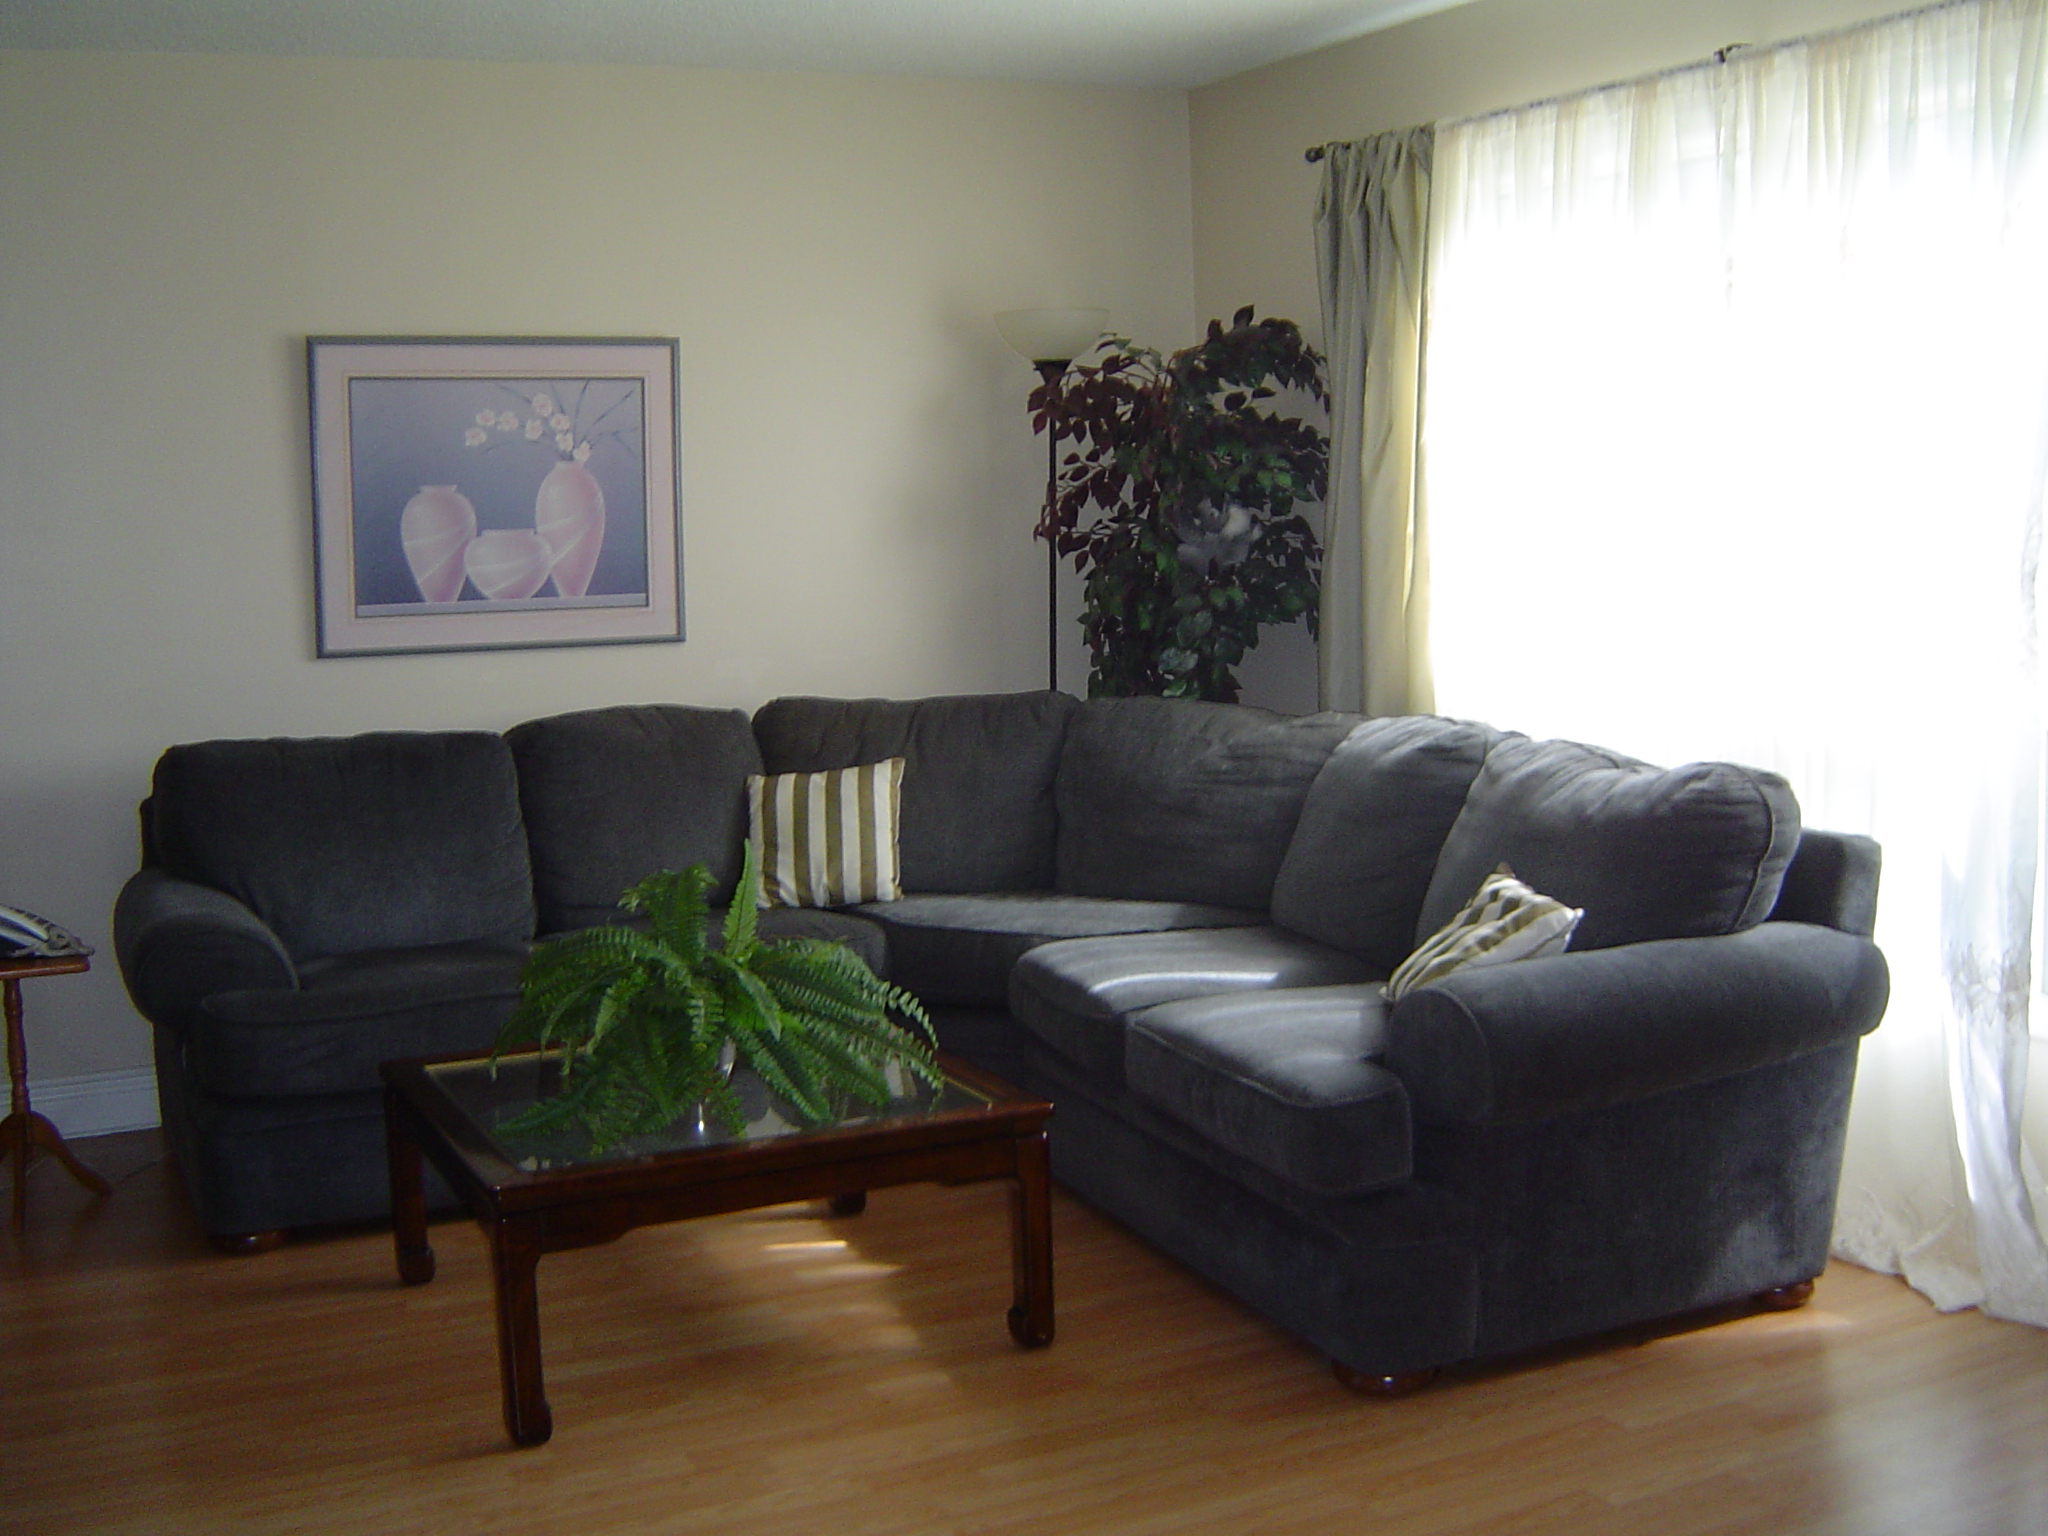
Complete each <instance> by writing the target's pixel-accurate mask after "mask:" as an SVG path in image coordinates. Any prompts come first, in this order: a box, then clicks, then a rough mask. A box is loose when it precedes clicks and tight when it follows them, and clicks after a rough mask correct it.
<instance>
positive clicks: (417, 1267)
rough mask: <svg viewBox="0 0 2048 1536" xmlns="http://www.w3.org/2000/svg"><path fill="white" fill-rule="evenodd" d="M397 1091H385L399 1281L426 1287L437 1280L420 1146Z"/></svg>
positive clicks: (387, 1157) (386, 1149)
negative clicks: (429, 1233)
mask: <svg viewBox="0 0 2048 1536" xmlns="http://www.w3.org/2000/svg"><path fill="white" fill-rule="evenodd" d="M407 1113H408V1111H407V1109H406V1107H405V1103H404V1101H403V1100H402V1099H400V1098H399V1096H398V1094H397V1091H396V1090H394V1089H391V1088H386V1089H385V1090H384V1154H385V1160H386V1161H387V1162H388V1163H389V1165H390V1168H391V1241H392V1243H393V1245H394V1246H395V1247H396V1248H397V1250H398V1278H399V1279H401V1280H403V1281H404V1282H405V1283H406V1284H407V1285H425V1284H426V1283H427V1282H428V1281H429V1280H431V1279H433V1278H434V1250H433V1248H432V1247H431V1246H429V1245H428V1243H427V1196H426V1186H425V1185H424V1183H423V1182H422V1181H421V1171H422V1170H421V1168H420V1144H419V1139H418V1138H417V1137H415V1136H414V1135H413V1134H412V1125H411V1122H410V1121H408V1120H407V1118H406V1115H407Z"/></svg>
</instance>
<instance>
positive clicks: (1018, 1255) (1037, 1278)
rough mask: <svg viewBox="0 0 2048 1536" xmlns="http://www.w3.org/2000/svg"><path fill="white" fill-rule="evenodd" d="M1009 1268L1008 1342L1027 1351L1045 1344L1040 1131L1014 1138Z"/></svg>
mask: <svg viewBox="0 0 2048 1536" xmlns="http://www.w3.org/2000/svg"><path fill="white" fill-rule="evenodd" d="M1010 1265H1011V1272H1012V1277H1013V1279H1014V1281H1015V1296H1016V1300H1015V1304H1014V1305H1013V1306H1012V1307H1011V1308H1010V1316H1009V1323H1010V1337H1011V1338H1013V1339H1015V1340H1016V1341H1017V1342H1018V1343H1019V1344H1022V1345H1023V1346H1024V1347H1025V1348H1026V1349H1036V1348H1038V1347H1039V1346H1040V1345H1042V1344H1050V1343H1051V1342H1052V1334H1053V1319H1052V1169H1051V1165H1050V1163H1049V1161H1048V1158H1047V1156H1046V1139H1045V1132H1043V1131H1040V1132H1038V1133H1037V1134H1036V1135H1033V1136H1020V1137H1019V1138H1018V1139H1017V1180H1016V1182H1015V1183H1014V1184H1012V1185H1011V1186H1010Z"/></svg>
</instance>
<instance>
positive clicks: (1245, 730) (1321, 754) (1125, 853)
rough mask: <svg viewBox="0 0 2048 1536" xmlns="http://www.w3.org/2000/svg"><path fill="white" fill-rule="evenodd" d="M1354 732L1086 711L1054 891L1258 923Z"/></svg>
mask: <svg viewBox="0 0 2048 1536" xmlns="http://www.w3.org/2000/svg"><path fill="white" fill-rule="evenodd" d="M1358 724H1359V717H1358V716H1356V715H1301V716H1293V715H1278V714H1274V713H1273V712H1272V711H1270V710H1264V709H1253V708H1250V707H1248V706H1246V705H1241V704H1205V703H1200V702H1197V701H1195V700H1192V699H1151V698H1139V699H1090V700H1089V701H1088V702H1087V703H1086V704H1083V705H1082V706H1081V707H1080V710H1079V712H1078V713H1077V714H1076V715H1075V717H1074V723H1073V725H1072V727H1071V728H1070V729H1069V730H1068V732H1067V748H1066V751H1065V752H1064V753H1062V754H1061V757H1060V771H1059V785H1058V791H1059V826H1060V835H1059V871H1058V889H1060V890H1062V891H1067V892H1071V893H1072V894H1074V895H1077V896H1121V897H1127V898H1130V899H1133V900H1138V901H1195V902H1205V903H1207V904H1209V905H1211V906H1219V907H1247V908H1250V909H1252V910H1255V911H1260V912H1263V911H1265V910H1266V909H1267V906H1268V904H1269V902H1270V901H1271V899H1272V895H1273V880H1274V876H1275V875H1276V874H1277V873H1278V872H1279V869H1280V862H1281V860H1282V859H1283V858H1284V857H1285V856H1286V853H1287V844H1288V840H1289V839H1290V838H1291V837H1292V836H1293V835H1294V826H1295V823H1296V821H1298V820H1299V819H1300V816H1301V808H1302V803H1303V802H1304V801H1305V800H1306V799H1307V798H1308V792H1309V785H1310V784H1311V783H1313V782H1314V780H1315V777H1316V774H1317V773H1318V772H1319V771H1320V770H1321V768H1322V766H1323V764H1324V762H1325V761H1326V760H1327V759H1328V758H1329V756H1330V752H1331V750H1332V749H1333V748H1334V747H1335V746H1336V745H1337V743H1338V742H1340V741H1342V740H1343V739H1344V738H1345V737H1346V736H1347V735H1349V734H1350V733H1351V731H1352V730H1353V729H1354V728H1355V727H1356V726H1357V725H1358Z"/></svg>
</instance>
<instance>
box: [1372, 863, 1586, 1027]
mask: <svg viewBox="0 0 2048 1536" xmlns="http://www.w3.org/2000/svg"><path fill="white" fill-rule="evenodd" d="M1585 915H1586V914H1585V910H1584V909H1583V908H1580V907H1568V906H1566V905H1565V904H1564V903H1563V902H1561V901H1553V900H1552V899H1551V898H1550V897H1548V896H1543V895H1539V894H1538V893H1537V892H1535V891H1532V890H1531V889H1529V887H1528V886H1526V885H1524V884H1523V883H1522V882H1521V881H1519V880H1517V879H1516V878H1515V872H1514V871H1513V870H1511V869H1509V868H1508V867H1507V865H1505V864H1503V865H1501V866H1500V867H1499V868H1497V869H1495V870H1494V872H1493V873H1492V874H1490V875H1488V876H1487V877H1486V878H1485V879H1484V880H1482V881H1480V882H1479V893H1478V894H1477V895H1476V896H1474V897H1473V898H1472V899H1471V900H1470V901H1468V902H1466V903H1465V907H1464V910H1463V911H1461V912H1459V913H1458V915H1457V916H1456V917H1454V918H1452V919H1451V920H1450V921H1449V922H1448V923H1445V924H1444V925H1443V927H1441V928H1439V929H1437V931H1436V932H1435V933H1433V934H1431V935H1430V936H1429V937H1428V938H1426V939H1424V940H1423V941H1422V942H1421V943H1420V944H1418V945H1417V946H1416V947H1415V953H1414V954H1412V955H1410V956H1409V957H1408V958H1407V959H1406V960H1403V961H1402V962H1401V964H1400V967H1399V968H1398V969H1397V970H1396V971H1395V972H1394V974H1393V975H1392V976H1391V977H1389V978H1388V980H1387V984H1386V985H1385V986H1384V987H1381V988H1380V996H1382V997H1384V998H1385V999H1386V1000H1387V1001H1388V1002H1390V1003H1392V1002H1398V1001H1399V1000H1400V999H1401V998H1402V997H1403V996H1404V995H1406V994H1407V993H1409V992H1412V991H1414V990H1415V989H1416V988H1417V987H1420V986H1426V985H1428V984H1429V983H1430V982H1432V981H1440V980H1442V979H1443V978H1444V977H1446V976H1448V975H1450V974H1451V972H1453V971H1458V970H1466V969H1469V968H1472V967H1475V966H1481V965H1504V964H1506V963H1507V962H1508V961H1510V960H1534V959H1537V958H1539V957H1540V956H1543V955H1561V954H1563V953H1564V949H1565V946H1566V945H1567V944H1569V943H1570V942H1571V938H1572V930H1573V929H1575V928H1577V927H1578V926H1579V919H1580V918H1582V917H1584V916H1585Z"/></svg>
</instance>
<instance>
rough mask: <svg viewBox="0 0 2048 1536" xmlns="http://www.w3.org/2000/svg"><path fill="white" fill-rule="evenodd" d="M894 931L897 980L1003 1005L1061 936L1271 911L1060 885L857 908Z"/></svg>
mask: <svg viewBox="0 0 2048 1536" xmlns="http://www.w3.org/2000/svg"><path fill="white" fill-rule="evenodd" d="M855 910H856V911H857V912H859V913H860V914H861V916H863V917H867V918H872V919H873V920H874V921H875V922H877V923H880V924H881V925H882V929H883V931H884V932H885V933H887V934H888V936H889V964H890V966H891V968H892V969H891V973H890V980H892V981H894V982H895V983H896V984H897V985H898V986H901V987H908V988H909V989H910V990H911V991H912V992H914V993H916V994H917V996H918V997H919V998H920V999H922V1000H923V1001H924V1002H926V1003H949V1004H958V1005H962V1006H978V1007H995V1008H1000V1007H1002V1006H1003V1005H1004V1004H1005V1003H1007V1002H1008V1001H1009V996H1010V970H1011V967H1013V966H1014V965H1016V963H1017V961H1018V959H1019V958H1020V957H1021V956H1023V955H1024V954H1025V952H1026V951H1028V950H1032V949H1036V948H1037V947H1038V946H1039V945H1041V944H1045V943H1049V942H1051V941H1053V940H1055V939H1073V938H1091V937H1096V936H1100V935H1104V934H1117V933H1164V932H1169V931H1171V930H1174V929H1180V928H1246V927H1253V926H1257V925H1260V924H1263V923H1264V922H1265V917H1264V915H1263V914H1261V913H1258V912H1246V911H1243V910H1241V909H1239V908H1236V907H1211V906H1204V905H1202V904H1200V903H1198V902H1189V901H1118V900H1115V899H1112V898H1109V897H1100V896H1066V895H1061V894H1060V893H1058V892H1055V891H998V892H994V893H991V894H987V895H981V896H952V895H930V894H927V895H916V896H905V897H904V898H903V899H902V900H900V901H888V902H876V903H874V904H872V905H870V906H864V907H857V908H855Z"/></svg>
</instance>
